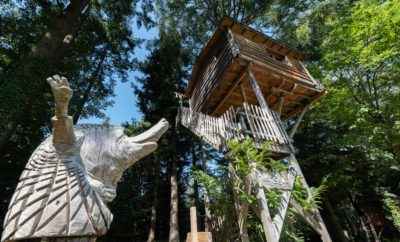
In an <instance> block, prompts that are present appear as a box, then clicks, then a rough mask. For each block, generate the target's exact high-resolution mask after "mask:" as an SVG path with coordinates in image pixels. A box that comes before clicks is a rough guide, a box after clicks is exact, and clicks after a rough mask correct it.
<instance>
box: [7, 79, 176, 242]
mask: <svg viewBox="0 0 400 242" xmlns="http://www.w3.org/2000/svg"><path fill="white" fill-rule="evenodd" d="M47 81H48V83H49V84H50V86H51V89H52V92H53V95H54V99H55V116H54V117H53V119H52V123H53V133H52V135H51V136H50V137H48V138H47V139H46V140H45V141H43V142H42V143H41V144H40V145H39V147H38V148H37V149H36V150H35V151H34V152H33V154H32V156H31V157H30V159H29V161H28V163H27V165H26V167H25V170H24V171H23V172H22V174H21V177H20V179H19V183H18V186H17V188H16V190H15V192H14V195H13V197H12V199H11V202H10V205H9V208H8V212H7V215H6V217H5V220H4V230H3V234H2V239H1V241H2V242H11V241H18V240H27V239H37V240H38V241H57V242H60V241H69V242H71V241H82V242H84V241H95V240H96V238H97V237H98V236H101V235H103V234H105V233H106V231H107V229H108V228H109V226H110V224H111V221H112V214H111V212H110V210H109V209H108V208H107V206H106V203H108V202H110V201H112V200H113V199H114V197H115V195H116V186H117V183H118V181H119V180H120V178H121V176H122V173H123V172H124V170H126V169H127V168H128V167H130V166H131V165H133V164H134V163H135V162H136V161H138V160H140V159H141V158H143V157H145V156H146V155H148V154H150V153H151V152H153V151H154V150H155V149H156V148H157V141H158V140H159V138H160V137H161V135H162V134H163V133H164V132H165V131H166V130H167V129H168V122H167V121H166V120H164V119H162V120H161V121H159V122H158V123H157V124H156V125H155V126H153V127H152V128H151V129H149V130H148V131H146V132H144V133H142V134H140V135H138V136H135V137H128V136H126V135H125V134H124V130H123V128H122V127H119V126H109V125H82V126H76V127H73V125H72V119H71V117H70V116H68V114H67V113H68V104H69V101H70V99H71V96H72V90H71V89H70V87H69V84H68V81H67V79H66V78H64V77H60V76H58V75H55V76H53V77H51V78H48V79H47Z"/></svg>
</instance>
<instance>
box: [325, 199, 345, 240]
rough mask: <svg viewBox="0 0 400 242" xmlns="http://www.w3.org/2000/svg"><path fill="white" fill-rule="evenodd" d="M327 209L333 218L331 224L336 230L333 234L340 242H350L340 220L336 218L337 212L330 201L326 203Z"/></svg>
mask: <svg viewBox="0 0 400 242" xmlns="http://www.w3.org/2000/svg"><path fill="white" fill-rule="evenodd" d="M324 204H325V207H326V209H327V211H328V214H329V217H330V218H331V223H332V225H333V227H334V228H335V233H333V234H334V235H335V237H336V239H338V241H340V242H347V241H349V238H346V236H345V235H344V233H343V231H344V230H343V227H342V225H341V224H340V220H339V218H338V217H337V216H336V214H335V210H334V209H333V207H332V204H331V202H330V201H329V199H328V200H325V201H324Z"/></svg>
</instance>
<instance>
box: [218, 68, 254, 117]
mask: <svg viewBox="0 0 400 242" xmlns="http://www.w3.org/2000/svg"><path fill="white" fill-rule="evenodd" d="M246 70H247V68H243V70H242V71H241V72H240V74H239V76H238V78H237V79H236V80H235V81H234V82H233V84H232V85H231V87H230V88H229V90H228V92H227V94H226V95H225V96H224V97H223V98H222V99H221V101H220V102H219V103H218V104H217V107H216V108H215V109H214V111H213V112H212V114H215V113H216V112H217V111H218V110H219V108H221V106H222V105H223V104H224V102H225V101H226V100H227V99H228V98H229V97H230V96H231V94H232V93H233V91H235V89H236V87H237V86H238V85H239V84H240V82H241V81H242V79H243V78H244V77H245V74H246Z"/></svg>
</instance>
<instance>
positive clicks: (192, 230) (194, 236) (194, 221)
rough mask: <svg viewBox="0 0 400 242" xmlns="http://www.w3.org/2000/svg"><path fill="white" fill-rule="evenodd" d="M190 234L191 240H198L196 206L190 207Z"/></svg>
mask: <svg viewBox="0 0 400 242" xmlns="http://www.w3.org/2000/svg"><path fill="white" fill-rule="evenodd" d="M190 235H191V239H192V241H191V242H199V238H198V234H197V214H196V207H191V208H190Z"/></svg>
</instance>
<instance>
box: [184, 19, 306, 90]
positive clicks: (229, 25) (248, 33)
mask: <svg viewBox="0 0 400 242" xmlns="http://www.w3.org/2000/svg"><path fill="white" fill-rule="evenodd" d="M227 29H231V31H232V32H233V33H236V34H240V35H242V36H244V37H245V38H247V39H249V40H251V41H253V42H256V43H259V44H263V45H267V46H268V47H269V48H271V49H274V50H275V51H277V52H279V53H282V54H284V55H288V56H292V57H294V58H296V59H300V60H304V59H305V55H304V54H302V53H301V52H299V51H297V50H294V49H291V48H289V47H288V46H286V45H284V44H283V43H280V42H278V41H276V40H274V39H273V38H271V37H269V36H267V35H266V34H264V33H261V32H259V31H257V30H255V29H253V28H251V27H249V26H246V25H244V24H241V23H239V22H236V21H235V20H233V19H232V18H230V17H224V18H223V19H222V21H221V22H220V24H219V26H218V28H217V29H216V31H215V32H214V34H213V35H212V37H211V38H210V39H209V40H208V42H207V44H206V45H205V46H204V47H203V49H202V51H201V53H200V55H199V56H198V57H197V59H196V62H195V64H194V66H193V69H192V76H191V80H190V81H189V85H188V87H187V89H186V95H187V96H188V97H190V96H191V94H192V92H193V89H194V87H195V86H196V83H197V81H198V80H197V74H198V71H199V69H200V66H201V65H202V63H203V62H204V61H205V59H206V58H207V54H208V53H209V51H210V50H211V49H212V48H213V47H214V45H215V44H217V43H218V41H219V40H220V38H221V36H222V33H223V32H224V31H225V30H227Z"/></svg>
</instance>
